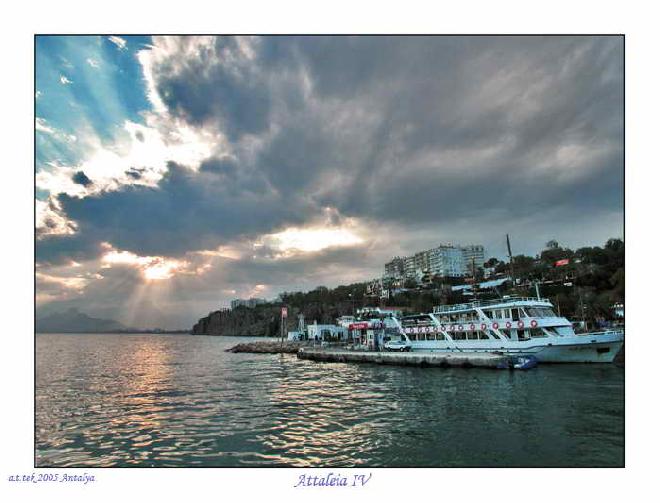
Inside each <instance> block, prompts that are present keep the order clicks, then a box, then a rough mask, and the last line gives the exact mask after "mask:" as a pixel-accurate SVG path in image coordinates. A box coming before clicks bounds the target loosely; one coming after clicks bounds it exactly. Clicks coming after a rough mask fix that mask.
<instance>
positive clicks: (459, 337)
mask: <svg viewBox="0 0 660 503" xmlns="http://www.w3.org/2000/svg"><path fill="white" fill-rule="evenodd" d="M452 339H454V340H455V341H464V340H465V332H456V333H455V334H454V335H453V336H452Z"/></svg>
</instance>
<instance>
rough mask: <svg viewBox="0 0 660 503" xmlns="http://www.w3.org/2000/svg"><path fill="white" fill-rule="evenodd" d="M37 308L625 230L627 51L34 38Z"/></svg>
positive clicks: (186, 302) (590, 41) (165, 317)
mask: <svg viewBox="0 0 660 503" xmlns="http://www.w3.org/2000/svg"><path fill="white" fill-rule="evenodd" d="M35 100H36V122H35V125H36V126H35V127H36V147H37V148H36V191H37V201H36V209H37V213H36V219H37V221H36V226H37V230H36V232H37V308H38V312H39V313H40V314H46V313H48V312H53V311H60V310H63V309H66V308H69V307H78V308H79V309H80V310H81V311H83V312H86V313H88V314H90V315H94V316H103V317H110V318H114V319H117V320H119V321H122V322H124V323H126V324H128V325H131V326H137V327H149V326H161V327H168V328H179V327H180V328H188V327H189V326H191V324H192V323H193V322H194V321H196V320H197V319H198V318H199V317H200V316H203V315H205V314H206V313H208V312H209V311H211V310H213V309H217V308H218V307H220V306H224V305H227V304H228V301H229V300H230V299H232V298H236V297H248V296H259V297H267V298H271V297H275V296H276V295H277V294H278V293H279V292H281V291H283V290H306V289H310V288H314V287H316V286H318V285H327V286H335V285H338V284H346V283H350V282H355V281H362V280H366V279H370V278H373V277H376V276H378V275H380V273H381V271H382V265H383V263H384V262H385V261H386V260H387V259H389V258H390V257H392V256H393V255H403V254H410V253H412V252H415V251H417V250H420V249H424V248H429V247H432V246H435V245H437V244H440V243H446V242H452V243H457V244H469V243H480V244H483V245H484V246H485V247H486V249H487V255H488V256H497V257H503V256H504V254H505V234H506V233H509V234H510V235H511V239H512V245H513V248H514V253H527V254H531V255H534V254H536V253H538V251H539V250H540V249H541V248H542V246H543V243H545V242H546V241H548V240H549V239H551V238H554V239H557V240H559V242H560V243H561V244H563V245H566V246H571V247H578V246H583V245H593V244H602V243H603V242H604V241H605V240H606V239H607V238H609V237H622V235H623V142H622V131H623V40H622V38H620V37H547V38H546V37H357V38H352V37H266V38H256V37H217V38H215V37H184V38H179V37H133V36H130V37H127V36H109V37H37V41H36V90H35Z"/></svg>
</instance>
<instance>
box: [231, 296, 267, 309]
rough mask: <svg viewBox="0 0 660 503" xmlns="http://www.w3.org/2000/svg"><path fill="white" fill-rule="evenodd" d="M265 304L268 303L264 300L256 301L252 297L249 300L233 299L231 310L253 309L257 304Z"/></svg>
mask: <svg viewBox="0 0 660 503" xmlns="http://www.w3.org/2000/svg"><path fill="white" fill-rule="evenodd" d="M266 302H268V301H267V300H266V299H256V298H253V297H250V298H249V299H234V300H232V301H231V308H232V309H236V308H237V307H239V306H244V307H249V308H253V307H256V306H258V305H259V304H265V303H266Z"/></svg>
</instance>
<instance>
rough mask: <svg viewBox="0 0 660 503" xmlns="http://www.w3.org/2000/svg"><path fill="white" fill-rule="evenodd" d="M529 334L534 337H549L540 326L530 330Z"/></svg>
mask: <svg viewBox="0 0 660 503" xmlns="http://www.w3.org/2000/svg"><path fill="white" fill-rule="evenodd" d="M529 335H531V336H532V337H547V335H545V332H543V330H542V329H540V328H532V329H531V330H530V331H529Z"/></svg>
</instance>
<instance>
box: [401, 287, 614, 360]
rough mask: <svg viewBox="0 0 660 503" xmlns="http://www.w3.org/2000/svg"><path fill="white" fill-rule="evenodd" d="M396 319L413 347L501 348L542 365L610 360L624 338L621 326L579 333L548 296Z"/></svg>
mask: <svg viewBox="0 0 660 503" xmlns="http://www.w3.org/2000/svg"><path fill="white" fill-rule="evenodd" d="M396 320H397V324H398V326H399V334H400V337H401V338H402V340H406V341H407V342H409V343H410V346H411V348H412V351H446V352H456V351H469V352H480V351H484V352H495V351H497V352H503V353H505V354H509V355H514V356H534V358H535V359H536V360H537V361H539V362H544V363H545V362H552V363H567V362H575V363H578V362H582V363H609V362H612V360H614V357H615V356H616V354H617V353H618V352H619V350H620V349H621V347H622V345H623V341H624V332H623V330H621V329H619V330H606V331H600V332H589V333H584V334H576V333H575V331H574V330H573V326H572V324H571V322H570V321H569V320H567V319H566V318H564V317H562V316H559V315H557V314H555V312H554V310H553V305H552V303H551V302H550V301H549V300H548V299H541V298H533V297H509V298H502V299H496V300H489V301H474V302H469V303H465V304H455V305H446V306H437V307H435V308H434V309H433V312H432V313H423V314H416V315H408V316H402V317H399V318H396Z"/></svg>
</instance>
